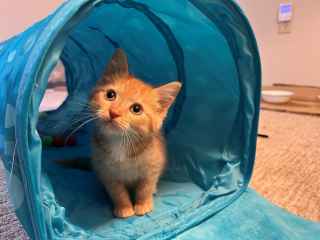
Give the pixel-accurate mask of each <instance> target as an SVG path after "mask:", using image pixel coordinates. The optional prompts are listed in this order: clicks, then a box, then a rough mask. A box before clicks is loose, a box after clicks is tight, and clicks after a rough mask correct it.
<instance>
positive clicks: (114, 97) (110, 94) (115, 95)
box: [106, 89, 117, 101]
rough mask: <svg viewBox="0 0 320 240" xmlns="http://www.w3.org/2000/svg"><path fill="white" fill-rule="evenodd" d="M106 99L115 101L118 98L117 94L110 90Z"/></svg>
mask: <svg viewBox="0 0 320 240" xmlns="http://www.w3.org/2000/svg"><path fill="white" fill-rule="evenodd" d="M106 97H107V99H108V100H109V101H114V100H115V99H116V97H117V94H116V92H115V91H114V90H112V89H110V90H108V91H107V94H106Z"/></svg>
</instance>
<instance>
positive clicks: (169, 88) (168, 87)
mask: <svg viewBox="0 0 320 240" xmlns="http://www.w3.org/2000/svg"><path fill="white" fill-rule="evenodd" d="M181 86H182V84H181V83H180V82H171V83H168V84H165V85H162V86H160V87H157V88H155V90H156V91H157V93H158V95H159V103H160V105H161V107H162V110H161V111H162V112H163V113H167V111H168V109H169V108H170V106H171V104H172V103H173V102H174V100H175V99H176V97H177V95H178V93H179V91H180V89H181Z"/></svg>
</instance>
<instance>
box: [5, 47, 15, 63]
mask: <svg viewBox="0 0 320 240" xmlns="http://www.w3.org/2000/svg"><path fill="white" fill-rule="evenodd" d="M16 54H17V51H16V50H13V51H12V52H10V53H9V55H8V58H7V62H8V63H11V62H12V61H13V60H14V59H15V57H16Z"/></svg>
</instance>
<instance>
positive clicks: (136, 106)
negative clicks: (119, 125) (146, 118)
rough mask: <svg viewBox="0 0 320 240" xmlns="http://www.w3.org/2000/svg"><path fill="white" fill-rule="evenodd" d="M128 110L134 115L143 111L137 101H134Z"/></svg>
mask: <svg viewBox="0 0 320 240" xmlns="http://www.w3.org/2000/svg"><path fill="white" fill-rule="evenodd" d="M130 111H131V112H132V113H134V114H136V115H140V114H142V112H143V108H142V106H141V105H140V104H139V103H134V104H133V105H132V106H131V107H130Z"/></svg>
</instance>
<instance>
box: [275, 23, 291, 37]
mask: <svg viewBox="0 0 320 240" xmlns="http://www.w3.org/2000/svg"><path fill="white" fill-rule="evenodd" d="M278 33H280V34H284V33H291V22H281V23H279V24H278Z"/></svg>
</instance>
